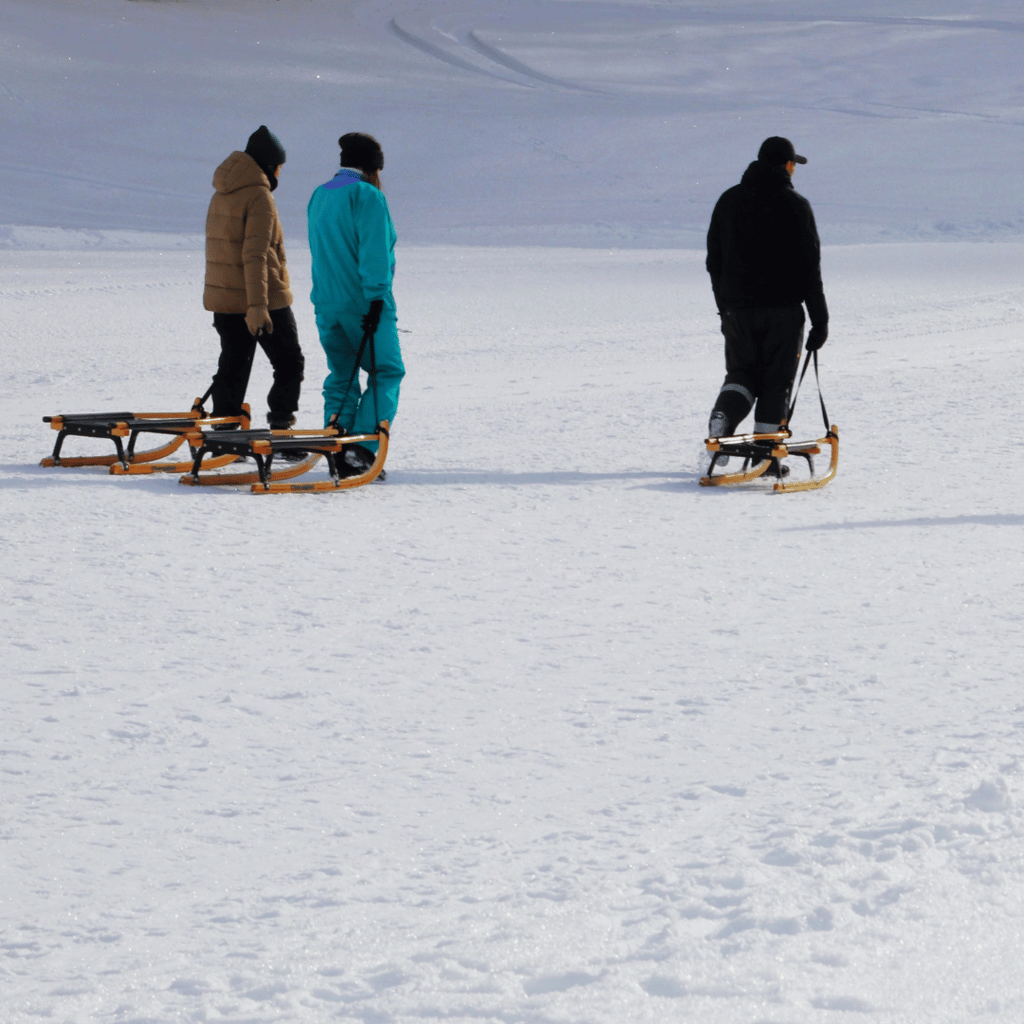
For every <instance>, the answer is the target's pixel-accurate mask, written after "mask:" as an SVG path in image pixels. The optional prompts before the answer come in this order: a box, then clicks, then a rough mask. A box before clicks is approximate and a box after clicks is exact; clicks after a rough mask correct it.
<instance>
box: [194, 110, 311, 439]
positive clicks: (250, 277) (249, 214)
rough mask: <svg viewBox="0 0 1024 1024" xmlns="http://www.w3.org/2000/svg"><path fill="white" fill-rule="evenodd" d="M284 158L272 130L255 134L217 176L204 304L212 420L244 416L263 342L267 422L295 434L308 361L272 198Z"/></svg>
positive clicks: (209, 215) (208, 221)
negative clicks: (269, 377)
mask: <svg viewBox="0 0 1024 1024" xmlns="http://www.w3.org/2000/svg"><path fill="white" fill-rule="evenodd" d="M284 162H285V151H284V147H283V146H282V145H281V143H280V141H279V140H278V138H277V136H275V135H274V134H273V133H272V132H270V131H268V129H267V127H266V125H260V127H259V129H258V130H257V131H255V132H253V133H252V135H251V136H250V137H249V142H248V144H247V145H246V147H245V152H244V153H242V152H238V151H235V152H234V153H232V154H231V156H229V157H228V158H227V160H225V161H224V162H223V163H222V164H221V165H220V166H219V167H218V168H217V170H216V171H215V172H214V175H213V187H214V189H215V190H216V191H215V192H214V194H213V198H212V199H211V200H210V209H209V212H208V213H207V215H206V287H205V289H204V290H203V305H204V306H205V307H206V309H208V310H210V311H211V312H212V313H213V326H214V327H215V328H216V329H217V333H218V334H219V335H220V345H221V352H220V361H219V363H218V366H217V373H216V375H215V376H214V378H213V387H212V389H211V391H212V395H213V415H214V416H237V415H239V413H240V412H241V411H242V402H243V401H244V400H245V391H246V388H247V387H248V385H249V373H250V371H251V370H252V361H253V356H254V355H255V353H256V345H257V343H258V344H259V345H260V347H261V348H262V349H263V351H264V352H265V353H266V354H267V358H268V359H269V360H270V364H271V366H272V367H273V368H274V383H273V386H272V387H271V389H270V391H269V393H268V394H267V405H268V406H269V412H268V413H267V422H268V423H269V424H270V426H271V428H272V429H275V430H280V429H286V428H287V427H290V426H291V425H292V424H293V423H294V422H295V412H296V410H297V409H298V407H299V392H300V389H301V386H302V379H303V369H304V366H305V360H304V358H303V355H302V349H301V348H300V347H299V336H298V330H297V328H296V326H295V317H294V315H293V314H292V310H291V304H292V293H291V288H290V286H289V282H288V266H287V262H286V260H285V254H284V236H283V234H282V232H281V224H280V222H279V221H278V219H277V206H276V205H275V203H274V197H273V196H272V195H271V192H273V191H274V189H275V188H277V175H278V173H279V172H280V170H281V165H282V164H283V163H284Z"/></svg>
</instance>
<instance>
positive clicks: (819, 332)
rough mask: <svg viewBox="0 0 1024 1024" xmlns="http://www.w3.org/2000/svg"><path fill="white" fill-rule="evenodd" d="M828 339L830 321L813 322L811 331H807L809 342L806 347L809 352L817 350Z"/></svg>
mask: <svg viewBox="0 0 1024 1024" xmlns="http://www.w3.org/2000/svg"><path fill="white" fill-rule="evenodd" d="M827 340H828V322H827V321H826V322H825V323H823V324H811V329H810V331H808V332H807V344H806V345H805V346H804V348H806V349H807V351H808V352H817V351H818V349H819V348H821V346H822V345H824V344H825V342H826V341H827Z"/></svg>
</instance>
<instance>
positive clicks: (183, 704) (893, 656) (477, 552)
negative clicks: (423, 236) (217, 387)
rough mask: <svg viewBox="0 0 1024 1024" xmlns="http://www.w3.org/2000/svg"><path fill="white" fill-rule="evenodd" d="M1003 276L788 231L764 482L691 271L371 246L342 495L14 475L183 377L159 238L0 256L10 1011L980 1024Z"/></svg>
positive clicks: (1020, 316) (191, 325)
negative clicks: (710, 458)
mask: <svg viewBox="0 0 1024 1024" xmlns="http://www.w3.org/2000/svg"><path fill="white" fill-rule="evenodd" d="M289 255H290V257H291V259H290V263H291V265H292V266H293V270H294V274H295V278H296V280H295V282H294V283H295V290H296V294H297V295H301V294H304V291H305V289H306V288H308V285H309V282H308V277H307V276H306V275H307V274H308V271H306V270H305V269H304V268H305V267H306V266H307V265H308V257H307V256H306V254H304V253H303V251H302V249H301V248H300V247H298V246H297V245H294V244H293V246H292V247H291V248H290V250H289ZM1022 255H1024V247H1021V246H1015V245H981V246H969V245H959V246H958V245H946V246H943V245H932V246H913V245H908V246H887V247H871V246H862V247H850V248H845V249H830V250H828V251H827V252H826V255H825V270H826V279H827V280H828V282H829V296H830V301H831V303H832V309H833V325H834V332H833V337H832V339H831V340H830V342H829V345H828V346H827V347H826V349H825V350H824V352H823V360H822V368H823V387H824V389H825V396H826V399H827V401H828V404H829V409H830V413H831V414H832V417H833V419H835V421H836V422H837V423H838V424H839V427H840V437H841V444H842V449H841V460H840V470H839V476H838V478H837V480H836V482H835V483H834V484H833V485H832V486H831V487H830V488H829V489H827V490H825V491H822V492H818V493H812V494H808V495H792V496H777V497H768V496H766V495H764V494H763V493H762V494H755V493H747V494H738V493H717V492H711V493H708V492H705V491H703V490H701V489H700V488H698V487H697V486H696V474H695V473H694V472H693V468H692V465H690V464H689V463H692V461H693V456H691V452H692V453H693V455H695V454H696V449H697V447H698V444H697V442H698V439H699V437H700V435H701V433H702V430H703V424H704V420H705V418H706V414H707V407H708V405H709V403H710V401H711V399H712V397H713V395H714V392H715V390H716V388H717V385H718V381H719V379H720V375H721V366H720V358H721V357H720V352H719V342H718V338H717V335H716V328H715V323H714V318H713V316H712V315H711V303H710V297H709V292H708V288H707V284H706V281H705V274H704V271H703V266H702V254H701V253H699V252H687V251H663V252H657V251H648V252H618V253H616V252H599V251H597V252H595V251H593V250H542V249H511V250H495V249H491V250H482V249H474V248H466V249H459V248H421V249H417V248H410V247H404V248H403V249H402V251H401V252H400V253H399V277H398V282H397V289H398V291H397V295H398V301H399V306H400V312H401V325H402V326H403V327H404V328H405V329H406V330H408V331H410V332H411V333H408V334H405V335H403V345H404V346H405V351H406V361H407V364H408V367H409V377H408V378H407V386H406V389H405V393H404V397H403V404H402V409H401V412H400V415H399V419H398V421H397V423H396V428H395V433H394V444H393V449H392V455H391V456H390V458H389V466H388V469H389V481H388V483H387V484H385V485H383V486H371V487H368V488H365V489H364V490H361V491H358V492H352V493H345V494H338V495H327V496H314V497H311V496H304V495H295V496H291V497H286V496H282V497H267V498H263V497H254V496H252V495H249V494H247V493H242V492H239V491H233V490H231V491H228V492H226V493H221V492H210V491H203V492H201V493H197V492H195V491H192V490H189V489H185V488H180V487H178V486H177V484H176V482H175V479H174V478H173V477H171V478H165V479H154V478H145V477H143V478H130V479H119V478H113V477H110V476H108V475H106V474H105V473H104V472H103V471H102V470H64V471H59V470H42V469H40V468H38V467H36V466H35V465H34V462H35V460H37V459H38V458H39V457H41V456H42V455H44V454H48V451H49V446H50V445H51V444H52V440H53V437H54V435H53V433H52V431H50V430H48V429H47V428H46V426H45V425H44V424H42V423H41V422H40V417H41V416H42V415H43V414H50V413H56V412H59V411H62V410H64V411H66V410H68V409H72V410H73V409H76V408H78V409H81V408H84V407H86V406H88V407H90V408H94V407H102V404H106V403H113V404H115V405H119V406H122V405H124V404H125V403H127V404H128V406H139V407H146V408H153V407H157V406H159V407H173V406H176V405H179V404H180V405H187V404H188V403H189V402H190V401H191V398H192V397H193V395H194V394H197V393H201V391H202V390H203V388H204V384H205V380H206V375H207V373H208V372H209V371H210V370H212V368H213V364H214V360H215V353H216V342H215V340H214V334H213V329H212V327H210V325H209V323H208V322H207V315H206V314H203V313H202V311H201V310H198V309H197V306H198V297H199V295H200V293H201V287H200V285H201V264H200V262H199V261H198V260H197V258H196V254H194V253H189V252H164V253H161V254H157V253H145V252H137V253H117V252H75V253H70V252H69V253H60V252H24V251H23V252H11V253H6V254H2V255H0V295H3V296H4V297H5V301H4V302H3V303H2V305H0V331H2V336H3V337H7V338H11V337H14V336H18V337H19V339H20V341H21V343H22V344H23V345H24V346H26V347H25V350H24V351H25V355H23V357H22V358H21V359H20V361H19V363H18V365H17V366H16V367H15V368H14V370H13V371H12V372H10V373H8V379H12V378H13V387H12V388H11V391H10V394H11V397H10V398H9V399H8V400H7V401H6V406H5V408H6V412H7V419H8V422H9V424H10V426H9V429H8V431H6V432H5V435H4V437H3V439H2V441H0V515H2V519H3V522H4V523H5V529H4V531H3V535H2V537H0V559H2V561H0V564H2V566H3V570H2V573H0V588H2V589H0V616H2V619H3V623H4V630H3V634H2V635H3V637H4V638H5V639H4V641H3V643H4V646H3V651H2V657H3V661H4V664H5V666H6V675H7V682H6V684H5V687H4V689H3V691H2V693H0V714H2V716H3V721H4V722H5V728H4V737H3V742H2V744H0V772H2V778H3V787H4V797H5V799H4V807H5V812H4V817H3V819H2V820H0V838H2V840H3V841H2V843H0V851H2V857H3V867H2V870H3V876H4V878H5V879H6V880H7V881H6V887H5V896H4V902H3V905H4V913H3V918H2V923H0V954H2V956H0V972H2V977H3V980H4V991H5V999H4V1001H5V1016H6V1019H9V1020H12V1021H16V1022H18V1024H22V1022H28V1021H32V1020H37V1019H40V1018H42V1019H47V1018H53V1019H59V1020H62V1021H69V1022H74V1024H79V1022H81V1024H85V1022H87V1021H91V1020H95V1019H104V1018H109V1019H114V1020H123V1021H142V1020H146V1021H156V1022H161V1024H162V1022H171V1021H177V1020H226V1021H236V1022H240V1021H259V1022H278V1021H310V1022H312V1021H320V1020H325V1019H341V1020H353V1021H411V1020H420V1019H436V1018H438V1017H441V1018H446V1019H451V1020H458V1021H467V1022H468V1021H486V1020H501V1021H517V1022H518V1021H521V1022H525V1024H537V1022H549V1021H579V1020H592V1021H595V1022H608V1024H612V1022H617V1021H622V1020H637V1021H651V1022H655V1021H659V1022H660V1021H663V1020H665V1019H668V1018H672V1019H676V1018H678V1019H699V1020H702V1021H709V1022H713V1024H717V1022H728V1024H732V1022H737V1024H738V1022H741V1021H764V1022H769V1021H770V1022H773V1024H783V1022H795V1021H801V1022H827V1021H830V1020H834V1019H837V1018H836V1014H839V1013H844V1014H851V1013H852V1014H860V1015H863V1016H864V1017H866V1018H867V1019H870V1020H873V1021H878V1022H884V1024H890V1022H891V1024H896V1022H903V1021H909V1020H936V1021H960V1020H964V1019H975V1018H977V1019H982V1020H993V1021H1000V1022H1002V1021H1006V1022H1009V1021H1013V1020H1016V1019H1019V1017H1020V1015H1021V1013H1022V1012H1024V997H1022V987H1021V985H1020V982H1019V970H1018V967H1019V955H1020V938H1019V937H1020V928H1021V920H1022V914H1024V900H1022V893H1024V888H1022V881H1024V879H1022V877H1021V872H1022V867H1021V865H1022V864H1024V859H1022V856H1021V854H1022V852H1024V851H1022V845H1024V823H1022V819H1021V811H1020V800H1021V797H1020V793H1021V772H1022V764H1024V704H1022V703H1021V696H1020V686H1019V678H1020V677H1019V668H1018V667H1017V665H1018V663H1019V660H1020V659H1019V657H1018V656H1017V655H1018V652H1019V649H1020V639H1019V638H1020V628H1021V618H1022V613H1021V600H1020V597H1021V595H1020V589H1021V583H1020V580H1021V574H1020V567H1021V545H1020V530H1021V516H1020V512H1019V509H1020V507H1021V501H1020V499H1021V485H1020V481H1019V478H1018V477H1017V476H1016V475H1013V474H1010V475H1008V476H1006V477H1005V478H1003V479H1002V480H1001V485H1000V487H998V488H993V487H991V486H990V478H988V477H987V476H983V475H981V474H977V473H973V472H971V471H970V470H969V467H970V465H971V464H972V463H973V462H974V461H975V460H976V459H977V458H978V452H977V446H976V444H975V443H974V436H975V430H974V429H973V428H972V426H971V422H972V420H971V418H972V417H973V416H975V415H986V413H985V410H986V409H987V408H988V407H989V406H990V405H991V403H993V402H995V403H996V404H997V405H999V406H1000V407H1002V406H1006V407H1008V406H1009V404H1010V403H1011V402H1012V401H1013V398H1012V396H1013V394H1014V393H1015V391H1014V389H1015V388H1016V381H1017V376H1016V374H1015V373H1014V372H1012V370H1011V367H1013V366H1015V365H1016V364H1015V360H1016V358H1017V351H1018V338H1019V332H1020V327H1021V321H1022V320H1024V313H1022V307H1021V305H1020V294H1019V290H1018V289H1017V288H1016V281H1017V280H1019V276H1018V268H1019V267H1020V266H1021V263H1022ZM48 280H49V281H50V282H52V285H51V286H50V287H47V285H46V282H47V281H48ZM117 280H123V281H124V282H125V286H124V287H123V288H120V289H117V290H114V289H113V288H112V287H108V286H107V284H106V282H108V281H110V282H113V281H117ZM90 281H92V282H95V284H96V286H97V288H98V289H99V290H98V291H96V290H90V288H89V287H88V282H90ZM175 282H178V283H175ZM10 296H16V301H6V298H7V297H10ZM641 300H642V301H641ZM901 300H907V301H906V302H901ZM641 308H642V309H645V310H647V311H648V313H647V314H646V316H645V318H643V319H639V320H638V319H637V315H636V310H637V309H641ZM296 311H297V314H298V318H299V327H300V336H301V338H302V340H303V344H304V347H305V351H306V354H307V374H306V383H305V391H304V398H303V406H302V411H301V414H300V422H301V423H304V424H311V423H314V422H316V420H317V416H318V404H319V403H318V394H317V391H318V384H319V381H320V380H321V379H322V376H323V374H324V372H325V367H324V365H323V357H322V354H321V353H320V351H319V348H318V346H317V345H316V342H315V334H314V328H313V325H312V318H311V311H310V310H309V308H308V305H307V304H306V303H304V302H297V304H296ZM897 315H899V316H901V317H902V319H901V320H899V322H898V325H897V327H898V329H895V330H894V327H893V318H894V316H897ZM7 365H8V366H9V365H10V363H8V364H7ZM951 380H955V381H956V387H955V388H954V389H952V390H951V389H950V387H949V382H950V381H951ZM268 385H269V379H268V375H267V372H266V364H265V360H263V358H262V356H258V357H257V362H256V366H255V369H254V373H253V380H252V383H251V385H250V390H249V397H250V400H251V401H252V402H253V404H254V410H255V411H256V414H257V415H259V414H260V411H261V404H262V395H263V394H264V393H265V391H266V389H267V387H268ZM807 387H808V385H807V383H806V382H805V388H807ZM894 408H896V409H898V414H897V415H898V417H899V420H900V424H901V429H900V430H899V443H898V444H895V443H894V438H893V431H894V425H893V409H894ZM951 420H952V421H954V422H955V423H956V425H957V429H955V430H952V431H951V430H949V429H948V428H949V424H950V421H951ZM797 426H798V428H799V429H800V430H807V431H815V430H817V429H818V426H819V424H818V414H817V409H816V402H815V400H814V395H813V390H808V391H806V392H805V394H804V395H803V397H802V399H801V407H800V409H799V411H798V414H797ZM977 429H978V430H979V431H980V430H982V429H983V428H982V427H981V426H979V427H978V428H977ZM940 436H941V437H942V438H943V442H944V443H943V449H942V451H941V452H939V453H936V451H935V439H936V438H938V437H940ZM68 445H69V447H70V446H72V445H77V446H78V447H77V450H78V451H84V450H86V449H89V448H91V450H96V447H97V446H95V445H91V444H90V442H88V441H83V440H78V441H75V440H74V439H72V440H71V441H69V442H68ZM1010 445H1011V448H1010V449H1009V450H1008V452H1007V453H1006V454H1007V456H1008V457H1011V458H1012V457H1013V453H1014V452H1019V445H1018V444H1017V443H1016V442H1012V441H1011V442H1010ZM843 1019H845V1018H843Z"/></svg>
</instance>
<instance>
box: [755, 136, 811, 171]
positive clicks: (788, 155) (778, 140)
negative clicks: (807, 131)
mask: <svg viewBox="0 0 1024 1024" xmlns="http://www.w3.org/2000/svg"><path fill="white" fill-rule="evenodd" d="M757 159H758V160H760V161H761V163H763V164H788V163H789V162H790V161H792V162H793V163H796V164H805V163H807V157H805V156H799V155H798V154H797V151H796V150H795V149H794V148H793V143H792V142H790V141H789V139H784V138H783V137H782V136H781V135H773V136H772V137H771V138H770V139H765V140H764V142H762V143H761V148H760V149H759V150H758V151H757Z"/></svg>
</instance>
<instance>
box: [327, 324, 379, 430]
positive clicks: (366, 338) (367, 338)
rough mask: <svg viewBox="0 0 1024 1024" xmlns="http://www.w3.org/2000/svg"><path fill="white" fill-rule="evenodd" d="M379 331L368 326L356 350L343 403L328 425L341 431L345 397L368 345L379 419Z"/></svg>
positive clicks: (374, 411)
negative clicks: (340, 421)
mask: <svg viewBox="0 0 1024 1024" xmlns="http://www.w3.org/2000/svg"><path fill="white" fill-rule="evenodd" d="M376 333H377V332H376V331H375V330H371V329H370V328H367V329H366V330H365V331H364V332H363V340H362V341H361V342H360V343H359V350H358V351H357V352H356V361H355V363H354V365H353V366H352V372H351V373H350V374H349V378H348V384H346V385H345V391H344V393H343V395H342V399H341V405H339V406H338V411H337V412H336V413H335V414H334V415H333V416H332V417H331V418H330V420H328V423H327V425H328V426H330V425H331V424H332V423H333V424H334V426H335V427H337V429H338V432H339V433H340V432H341V427H340V426H338V420H339V419H340V418H341V410H342V408H343V407H344V405H345V399H346V398H347V397H348V393H349V391H350V390H351V388H352V382H353V381H354V380H355V379H356V374H357V373H358V372H359V361H360V360H361V359H362V358H363V353H364V352H365V351H366V346H367V344H369V346H370V384H371V386H372V387H373V415H374V420H375V421H376V422H379V421H378V420H377V354H376V351H377V350H376V346H375V345H374V337H373V336H374V334H376Z"/></svg>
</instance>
